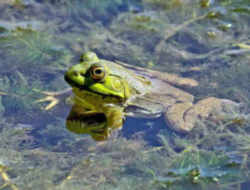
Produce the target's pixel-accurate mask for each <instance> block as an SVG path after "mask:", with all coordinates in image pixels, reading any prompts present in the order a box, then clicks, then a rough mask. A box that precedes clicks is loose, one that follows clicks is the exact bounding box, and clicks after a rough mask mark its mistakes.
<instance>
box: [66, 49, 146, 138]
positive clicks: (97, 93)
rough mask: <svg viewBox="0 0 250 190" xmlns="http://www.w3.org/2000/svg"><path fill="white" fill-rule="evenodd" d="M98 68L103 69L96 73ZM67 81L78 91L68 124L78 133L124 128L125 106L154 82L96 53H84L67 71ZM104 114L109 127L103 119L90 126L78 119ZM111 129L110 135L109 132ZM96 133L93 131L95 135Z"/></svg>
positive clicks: (100, 136) (73, 89)
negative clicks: (131, 82) (130, 82)
mask: <svg viewBox="0 0 250 190" xmlns="http://www.w3.org/2000/svg"><path fill="white" fill-rule="evenodd" d="M94 68H98V69H99V68H100V69H101V71H100V70H98V69H97V74H96V75H95V73H94ZM109 68H112V70H110V69H109ZM98 72H99V73H98ZM93 73H94V74H93ZM99 76H100V79H99V78H98V77H99ZM96 77H97V78H96ZM65 80H66V81H67V82H68V83H69V85H70V86H71V87H72V91H73V93H74V97H73V102H74V105H73V107H72V110H71V113H70V115H69V116H68V119H67V123H66V124H67V128H68V129H69V130H71V131H74V130H75V132H77V133H91V131H93V129H94V131H96V130H97V129H98V128H99V129H103V128H105V129H107V130H112V129H115V128H121V127H122V124H123V120H124V114H125V112H124V109H125V107H126V106H127V105H128V103H129V102H130V100H131V99H133V98H134V97H136V96H141V95H142V94H145V93H146V91H147V90H148V89H149V88H150V82H149V81H147V80H146V79H145V78H143V77H140V76H137V75H135V74H134V73H133V72H131V71H129V70H127V69H125V68H124V67H122V66H120V65H118V64H116V63H114V62H109V61H106V60H101V59H99V58H98V57H97V56H96V54H95V53H93V52H87V53H85V54H83V55H82V57H81V62H80V63H79V64H76V65H74V66H72V67H71V68H70V69H69V70H68V71H67V72H66V73H65ZM128 81H133V83H134V85H129V84H128ZM100 113H102V114H104V115H105V118H106V126H105V127H104V126H103V125H104V124H103V122H102V123H101V124H100V125H98V124H96V125H95V126H91V127H87V126H86V125H84V122H83V121H80V119H75V118H86V117H88V118H89V116H90V115H93V116H94V115H97V114H100ZM76 115H77V116H76ZM72 118H74V119H72ZM83 125H84V127H83ZM79 126H82V127H79ZM77 130H78V131H77ZM107 130H106V132H105V133H106V136H108V135H109V134H108V133H109V132H108V131H107ZM101 131H103V130H101ZM93 135H94V134H93V133H92V137H93ZM96 135H97V136H94V137H93V138H95V139H96V140H98V139H99V138H100V140H103V139H102V138H104V139H105V138H107V137H103V134H101V135H100V134H96ZM98 135H99V136H98Z"/></svg>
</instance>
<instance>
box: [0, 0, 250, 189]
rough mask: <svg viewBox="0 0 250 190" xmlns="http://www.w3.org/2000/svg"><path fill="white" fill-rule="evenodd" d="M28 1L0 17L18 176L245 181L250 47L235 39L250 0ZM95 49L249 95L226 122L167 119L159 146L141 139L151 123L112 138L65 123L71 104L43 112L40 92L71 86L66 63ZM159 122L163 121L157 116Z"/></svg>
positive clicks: (8, 131) (11, 172) (64, 182)
mask: <svg viewBox="0 0 250 190" xmlns="http://www.w3.org/2000/svg"><path fill="white" fill-rule="evenodd" d="M25 2H26V3H25ZM204 2H205V1H204ZM206 2H209V1H206ZM21 3H22V6H7V5H6V4H5V5H2V4H1V5H0V6H1V7H0V8H1V13H0V14H1V18H2V19H3V20H5V22H0V41H1V44H0V50H1V52H0V54H1V58H2V59H1V62H0V73H1V76H0V94H1V105H2V106H1V114H0V117H1V122H0V131H1V133H0V135H1V138H0V144H1V146H0V155H1V156H0V163H1V166H3V167H4V168H6V170H4V172H5V173H6V174H7V175H8V176H9V178H10V181H11V183H10V184H15V186H16V187H17V188H18V189H46V190H47V189H82V188H83V187H85V188H86V189H159V190H161V189H186V188H187V186H188V187H189V188H190V189H212V188H213V189H240V184H241V183H243V182H244V181H247V179H246V178H245V177H244V176H246V177H248V176H249V165H250V162H249V153H250V147H249V142H250V140H249V139H250V137H249V132H250V128H249V126H250V125H249V114H248V113H249V106H248V105H249V92H250V91H249V82H250V81H249V52H248V51H245V49H244V48H242V47H239V46H237V45H236V44H242V43H243V44H246V45H248V44H249V39H248V38H249V37H248V34H249V22H248V20H249V6H248V1H247V0H245V1H244V0H242V1H238V2H237V3H236V2H234V1H228V0H224V1H218V2H217V1H216V2H215V1H212V2H211V3H210V4H209V6H204V7H203V8H200V6H201V4H200V1H193V2H189V1H185V2H184V1H176V0H174V1H159V0H155V1H154V0H144V1H141V2H139V3H138V2H137V3H134V2H133V1H121V0H117V1H110V0H107V1H101V2H100V1H59V0H58V1H29V3H27V1H23V2H21ZM130 7H132V8H133V9H132V10H131V9H130ZM32 10H35V11H32ZM34 13H36V14H34ZM203 15H205V16H204V17H202V16H203ZM201 17H202V19H197V18H201ZM10 20H11V22H10ZM27 20H29V21H27ZM30 20H35V22H32V21H30ZM36 21H41V22H36ZM47 22H48V23H47ZM36 23H39V24H36ZM45 23H46V24H45ZM227 26H230V27H227ZM176 28H177V29H178V30H174V29H176ZM173 30H174V31H173ZM169 34H171V35H170V36H169ZM209 34H212V36H213V37H212V38H211V37H209ZM159 43H161V44H162V46H161V47H160V48H157V49H158V51H157V52H156V51H155V50H156V46H157V44H159ZM242 49H243V50H244V51H242ZM86 50H93V51H95V52H97V53H98V55H100V56H101V57H102V58H106V59H110V60H121V61H125V62H127V63H129V64H135V65H141V66H147V63H151V64H150V65H151V67H152V68H153V69H159V70H163V71H168V72H174V73H178V74H180V75H182V76H189V77H193V78H195V79H197V80H198V81H199V82H200V86H199V87H198V88H196V89H193V88H192V89H188V88H187V89H186V90H187V91H190V92H192V93H195V94H197V96H196V97H197V100H198V99H200V98H203V97H206V96H211V95H214V96H217V97H221V98H229V99H233V100H235V101H237V102H241V103H242V104H244V106H243V111H237V112H232V113H229V114H228V115H227V116H224V120H222V121H221V122H219V123H218V122H216V121H215V122H211V121H210V122H209V121H204V122H200V123H198V124H197V127H196V128H195V129H194V130H193V131H192V133H190V134H187V135H180V134H175V133H173V132H171V131H169V130H168V129H166V128H165V127H164V128H161V130H159V131H158V132H156V134H154V135H155V137H154V139H155V141H156V142H157V146H155V145H153V144H151V142H150V141H149V140H147V138H144V137H146V133H147V131H146V129H145V131H139V132H135V134H134V137H133V138H132V137H131V138H128V139H126V138H124V137H120V136H117V137H114V138H113V139H111V140H110V141H108V142H106V143H104V144H101V143H100V144H98V143H96V142H93V141H92V140H91V139H90V138H89V137H88V136H81V135H74V134H71V133H69V132H68V131H67V130H66V128H65V124H64V116H65V115H66V114H65V113H66V112H67V110H69V107H67V106H65V105H64V106H62V105H61V106H59V108H56V109H55V110H52V111H50V112H45V111H42V110H41V109H40V107H39V106H38V105H37V104H34V103H33V102H34V101H35V100H36V99H37V98H38V97H40V94H39V93H37V92H36V91H34V89H38V90H40V91H41V90H48V89H50V90H52V89H53V90H57V89H58V90H59V89H62V88H64V87H66V84H65V83H64V81H63V71H64V70H65V68H66V67H68V66H69V65H71V64H74V63H75V62H77V61H78V59H79V55H80V54H81V53H82V52H83V51H86ZM150 126H151V128H152V127H153V128H156V129H157V128H160V126H158V125H157V124H155V123H154V122H152V125H150ZM127 127H131V128H134V127H135V126H127ZM148 128H149V127H148V126H147V129H148ZM121 134H122V132H121ZM157 134H158V136H157ZM0 178H1V181H0V182H1V184H0V185H2V184H3V185H4V184H5V183H4V182H3V181H4V180H3V178H2V177H0ZM3 188H4V189H8V188H9V189H10V188H11V187H10V186H6V187H3Z"/></svg>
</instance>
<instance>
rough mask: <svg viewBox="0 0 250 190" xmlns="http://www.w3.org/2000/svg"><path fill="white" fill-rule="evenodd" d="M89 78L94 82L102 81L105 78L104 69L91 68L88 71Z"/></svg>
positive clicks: (100, 67)
mask: <svg viewBox="0 0 250 190" xmlns="http://www.w3.org/2000/svg"><path fill="white" fill-rule="evenodd" d="M90 76H91V77H92V79H94V80H98V81H99V80H103V79H104V77H105V69H104V68H103V67H102V66H93V67H92V68H91V71H90Z"/></svg>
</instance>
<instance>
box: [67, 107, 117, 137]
mask: <svg viewBox="0 0 250 190" xmlns="http://www.w3.org/2000/svg"><path fill="white" fill-rule="evenodd" d="M66 127H67V129H68V130H69V131H71V132H73V133H76V134H89V135H90V136H91V137H92V138H93V139H94V140H96V141H103V140H107V139H108V137H109V136H110V133H111V128H109V127H108V126H107V119H106V117H105V115H104V114H103V113H90V114H86V113H83V112H82V109H81V108H80V107H79V106H77V105H73V106H72V108H71V111H70V113H69V115H68V117H67V119H66ZM120 127H121V126H120Z"/></svg>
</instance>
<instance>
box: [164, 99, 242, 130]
mask: <svg viewBox="0 0 250 190" xmlns="http://www.w3.org/2000/svg"><path fill="white" fill-rule="evenodd" d="M239 105H240V104H238V103H236V102H233V101H231V100H228V99H219V98H215V97H208V98H205V99H203V100H200V101H198V102H197V103H196V104H192V103H191V102H183V103H178V104H175V105H173V106H171V107H170V108H169V109H168V110H167V112H166V117H165V118H166V120H167V123H168V124H169V125H170V127H171V128H173V129H174V130H176V131H179V132H189V131H191V130H192V129H193V128H194V127H195V124H196V122H197V121H198V120H200V119H212V120H213V121H219V120H222V119H223V118H225V115H226V113H232V112H234V111H235V110H237V108H239Z"/></svg>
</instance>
